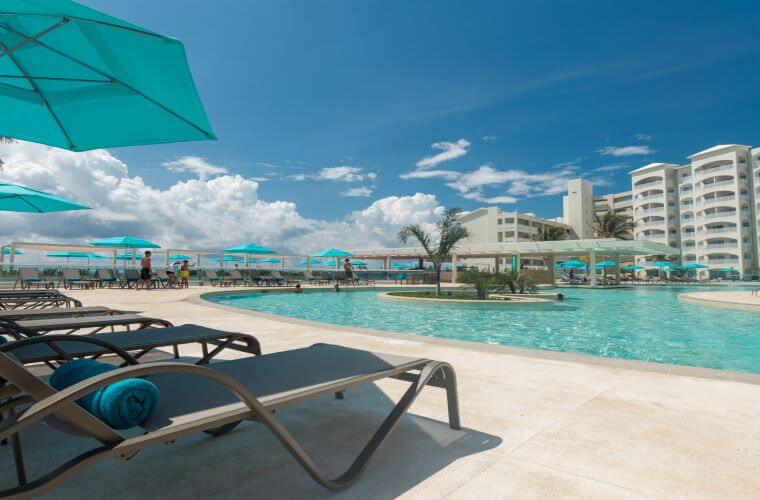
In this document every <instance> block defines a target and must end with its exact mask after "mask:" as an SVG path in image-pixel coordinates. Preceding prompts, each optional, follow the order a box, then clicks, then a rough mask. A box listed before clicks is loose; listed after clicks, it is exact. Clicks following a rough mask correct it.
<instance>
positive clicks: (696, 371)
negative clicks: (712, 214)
mask: <svg viewBox="0 0 760 500" xmlns="http://www.w3.org/2000/svg"><path fill="white" fill-rule="evenodd" d="M260 291H261V289H254V288H248V289H245V290H220V291H205V292H200V293H196V294H193V295H190V296H189V297H187V298H186V299H185V300H187V301H188V302H189V303H192V304H195V305H202V306H206V307H211V308H216V309H220V310H224V311H228V312H234V313H238V314H243V315H246V316H251V317H254V318H262V319H267V320H270V321H279V322H281V323H287V324H294V325H302V326H309V327H313V328H321V329H334V330H337V331H340V332H345V333H356V334H360V335H369V336H372V337H380V338H386V339H394V340H406V341H414V342H421V343H424V344H433V345H440V346H445V347H455V348H458V349H463V350H466V351H477V352H487V353H499V354H507V355H512V356H518V357H523V358H533V359H542V360H549V361H560V362H568V363H579V364H584V365H592V366H601V367H606V368H615V369H625V370H631V371H642V372H650V373H659V374H663V375H676V376H681V377H694V378H701V379H707V380H716V381H721V382H737V383H745V384H754V385H760V374H756V373H750V372H741V371H735V370H720V369H717V368H704V367H700V366H688V365H674V364H668V363H655V362H652V361H641V360H635V359H622V358H607V357H604V356H594V355H593V354H582V353H573V352H562V351H549V350H544V349H537V348H530V347H516V346H509V345H496V344H486V343H481V342H472V341H469V340H458V339H447V338H441V337H431V336H426V335H418V334H414V333H402V332H391V331H388V330H375V329H372V328H361V327H356V326H345V325H336V324H333V323H324V322H321V321H312V320H306V319H300V318H293V317H290V316H283V315H280V314H273V313H267V312H261V311H253V310H251V309H244V308H241V307H235V306H227V305H223V304H219V303H216V302H212V301H210V300H206V299H204V298H203V297H204V296H207V295H242V294H246V293H251V292H260ZM679 295H680V294H679Z"/></svg>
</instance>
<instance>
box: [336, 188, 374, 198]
mask: <svg viewBox="0 0 760 500" xmlns="http://www.w3.org/2000/svg"><path fill="white" fill-rule="evenodd" d="M340 195H341V196H346V197H348V198H369V197H370V196H372V189H370V188H368V187H357V188H351V189H348V190H346V191H342V192H341V193H340Z"/></svg>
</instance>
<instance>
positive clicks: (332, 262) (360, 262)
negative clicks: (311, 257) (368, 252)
mask: <svg viewBox="0 0 760 500" xmlns="http://www.w3.org/2000/svg"><path fill="white" fill-rule="evenodd" d="M339 262H340V261H336V260H335V259H333V260H326V261H324V262H323V264H324V265H326V266H331V267H335V266H336V265H338V263H339ZM351 264H353V265H355V266H366V265H367V263H366V262H364V261H363V260H359V259H351Z"/></svg>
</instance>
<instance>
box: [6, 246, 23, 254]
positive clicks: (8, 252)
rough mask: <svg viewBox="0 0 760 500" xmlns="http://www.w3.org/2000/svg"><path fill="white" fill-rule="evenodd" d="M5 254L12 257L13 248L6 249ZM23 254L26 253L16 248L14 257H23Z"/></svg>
mask: <svg viewBox="0 0 760 500" xmlns="http://www.w3.org/2000/svg"><path fill="white" fill-rule="evenodd" d="M4 253H5V255H10V254H11V247H5V252H4ZM23 253H24V252H23V251H22V250H19V249H18V248H14V249H13V255H23Z"/></svg>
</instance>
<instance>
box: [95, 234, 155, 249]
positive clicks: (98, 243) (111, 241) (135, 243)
mask: <svg viewBox="0 0 760 500" xmlns="http://www.w3.org/2000/svg"><path fill="white" fill-rule="evenodd" d="M90 245H92V246H94V247H107V248H161V247H160V246H158V245H157V244H155V243H153V242H151V241H148V240H144V239H142V238H135V237H134V236H114V237H113V238H105V239H102V240H95V241H91V242H90Z"/></svg>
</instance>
